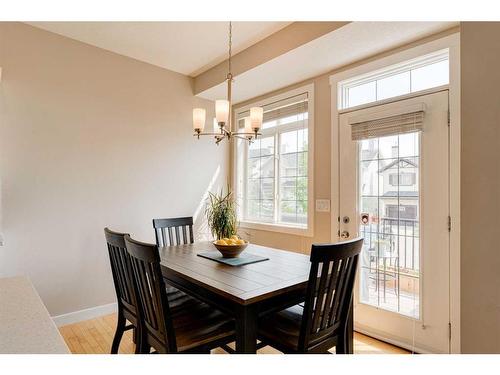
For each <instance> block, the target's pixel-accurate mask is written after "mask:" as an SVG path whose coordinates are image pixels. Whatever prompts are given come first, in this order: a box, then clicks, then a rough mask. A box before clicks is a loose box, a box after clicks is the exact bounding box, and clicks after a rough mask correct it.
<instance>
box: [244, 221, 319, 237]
mask: <svg viewBox="0 0 500 375" xmlns="http://www.w3.org/2000/svg"><path fill="white" fill-rule="evenodd" d="M240 227H241V228H244V229H257V230H264V231H268V232H278V233H284V234H293V235H296V236H304V237H312V236H313V230H312V228H311V227H310V226H309V227H302V226H293V225H285V224H271V223H256V222H251V221H240Z"/></svg>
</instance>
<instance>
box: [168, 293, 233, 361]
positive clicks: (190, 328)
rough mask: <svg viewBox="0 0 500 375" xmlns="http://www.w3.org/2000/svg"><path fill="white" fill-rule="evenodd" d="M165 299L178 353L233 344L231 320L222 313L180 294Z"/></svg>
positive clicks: (172, 294) (173, 294) (170, 295)
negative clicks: (168, 306) (167, 300)
mask: <svg viewBox="0 0 500 375" xmlns="http://www.w3.org/2000/svg"><path fill="white" fill-rule="evenodd" d="M168 299H169V305H170V313H171V315H172V321H173V325H174V331H175V336H176V339H177V350H178V351H179V352H185V351H189V350H191V349H194V348H199V347H204V346H206V347H210V348H212V347H216V346H218V345H217V344H218V343H220V344H224V343H227V342H230V341H232V339H233V336H234V334H235V330H234V329H235V323H234V320H233V319H231V318H230V317H228V316H227V315H225V314H223V313H222V312H221V311H219V310H217V309H215V308H213V307H212V306H210V305H208V304H206V303H204V302H201V301H200V300H198V299H196V298H194V297H191V296H189V295H187V294H185V293H183V292H181V291H177V292H174V293H171V294H168Z"/></svg>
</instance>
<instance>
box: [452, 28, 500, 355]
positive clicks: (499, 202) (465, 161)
mask: <svg viewBox="0 0 500 375" xmlns="http://www.w3.org/2000/svg"><path fill="white" fill-rule="evenodd" d="M460 51H461V111H462V117H461V124H462V135H461V137H462V152H461V179H462V181H461V202H460V204H461V264H462V265H461V289H462V292H461V322H462V324H461V342H462V352H464V353H500V245H499V236H498V225H499V219H498V215H499V213H500V167H499V160H500V90H499V87H500V23H499V22H495V23H480V22H472V23H470V22H464V23H462V24H461V41H460Z"/></svg>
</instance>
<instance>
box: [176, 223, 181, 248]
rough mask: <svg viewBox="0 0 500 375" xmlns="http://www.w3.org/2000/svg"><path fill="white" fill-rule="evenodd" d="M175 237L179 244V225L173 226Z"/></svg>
mask: <svg viewBox="0 0 500 375" xmlns="http://www.w3.org/2000/svg"><path fill="white" fill-rule="evenodd" d="M175 238H176V239H177V241H176V244H177V245H180V244H181V235H180V233H179V227H175Z"/></svg>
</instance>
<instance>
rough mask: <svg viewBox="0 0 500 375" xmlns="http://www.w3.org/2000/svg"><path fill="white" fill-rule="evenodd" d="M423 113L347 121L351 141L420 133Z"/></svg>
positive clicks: (420, 111)
mask: <svg viewBox="0 0 500 375" xmlns="http://www.w3.org/2000/svg"><path fill="white" fill-rule="evenodd" d="M424 113H425V112H424V111H423V110H419V111H414V112H409V113H402V114H398V115H394V116H389V117H383V118H375V119H372V120H365V121H359V120H357V121H356V120H354V121H349V123H350V125H351V138H352V140H353V141H359V140H362V139H369V138H378V137H386V136H389V135H396V134H404V133H412V132H416V131H422V129H423V124H424Z"/></svg>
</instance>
